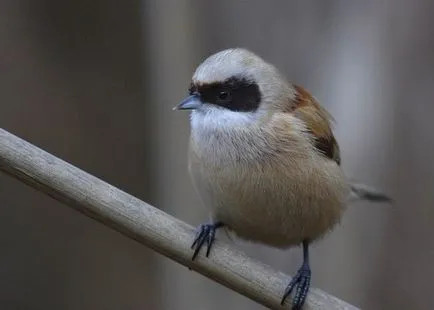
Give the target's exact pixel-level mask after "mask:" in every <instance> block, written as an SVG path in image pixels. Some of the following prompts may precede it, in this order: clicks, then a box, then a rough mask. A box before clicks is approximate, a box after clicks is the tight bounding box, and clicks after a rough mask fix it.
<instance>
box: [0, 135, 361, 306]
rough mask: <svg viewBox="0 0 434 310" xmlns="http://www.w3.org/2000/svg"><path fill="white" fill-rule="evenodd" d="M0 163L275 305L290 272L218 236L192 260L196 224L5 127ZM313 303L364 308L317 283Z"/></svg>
mask: <svg viewBox="0 0 434 310" xmlns="http://www.w3.org/2000/svg"><path fill="white" fill-rule="evenodd" d="M0 169H1V170H2V171H4V172H6V173H8V174H9V175H11V176H13V177H15V178H17V179H19V180H21V181H22V182H24V183H26V184H28V185H30V186H31V187H34V188H36V189H37V190H39V191H41V192H43V193H45V194H47V195H49V196H51V197H53V198H55V199H57V200H58V201H60V202H63V203H64V204H66V205H68V206H70V207H73V208H74V209H76V210H77V211H79V212H82V213H84V214H86V215H87V216H89V217H91V218H93V219H95V220H97V221H99V222H101V223H102V224H104V225H106V226H108V227H110V228H112V229H114V230H116V231H118V232H120V233H122V234H124V235H125V236H127V237H129V238H132V239H134V240H136V241H138V242H140V243H142V244H143V245H145V246H147V247H150V248H152V249H153V250H155V251H157V252H159V253H161V254H163V255H165V256H167V257H169V258H171V259H173V260H175V261H177V262H178V263H180V264H182V265H185V266H188V267H189V268H191V269H193V270H196V271H197V272H199V273H201V274H203V275H205V276H207V277H208V278H210V279H212V280H214V281H217V282H219V283H221V284H223V285H225V286H226V287H228V288H230V289H232V290H234V291H236V292H238V293H240V294H243V295H244V296H247V297H249V298H251V299H253V300H255V301H256V302H258V303H260V304H262V305H264V306H266V307H269V308H272V309H290V300H288V301H287V302H286V305H285V307H281V306H280V298H281V296H282V294H283V292H284V290H285V287H286V285H287V284H288V281H289V280H290V278H289V277H288V276H286V275H285V274H283V273H281V272H277V271H274V270H273V269H271V268H270V267H269V266H267V265H264V264H262V263H260V262H258V261H255V260H253V259H251V258H249V257H247V256H246V255H245V254H243V253H242V252H240V251H239V250H237V249H235V248H234V247H233V246H230V245H228V244H226V243H224V242H221V241H219V240H216V242H215V244H214V247H213V251H212V253H211V255H210V257H209V258H205V257H204V256H203V254H200V255H199V256H198V258H197V259H196V260H195V261H194V262H192V261H191V255H192V252H191V250H190V244H191V241H192V240H193V236H194V229H193V227H191V226H190V225H188V224H186V223H184V222H182V221H180V220H178V219H176V218H174V217H172V216H170V215H168V214H166V213H164V212H163V211H161V210H159V209H157V208H154V207H152V206H150V205H149V204H147V203H145V202H143V201H141V200H139V199H137V198H135V197H133V196H131V195H129V194H127V193H125V192H123V191H121V190H120V189H117V188H115V187H114V186H112V185H110V184H108V183H106V182H104V181H102V180H100V179H98V178H96V177H94V176H92V175H90V174H88V173H86V172H84V171H82V170H80V169H79V168H77V167H74V166H72V165H71V164H68V163H67V162H65V161H63V160H61V159H59V158H57V157H55V156H53V155H51V154H49V153H47V152H45V151H43V150H41V149H39V148H38V147H36V146H34V145H32V144H30V143H28V142H26V141H24V140H22V139H20V138H18V137H16V136H14V135H12V134H10V133H8V132H7V131H5V130H3V129H0ZM306 308H307V309H351V310H354V309H358V308H356V307H354V306H352V305H350V304H347V303H346V302H344V301H341V300H339V299H337V298H336V297H333V296H330V295H328V294H327V293H325V292H323V291H320V290H318V289H312V290H311V291H310V294H309V296H308V299H307V305H306Z"/></svg>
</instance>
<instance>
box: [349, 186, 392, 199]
mask: <svg viewBox="0 0 434 310" xmlns="http://www.w3.org/2000/svg"><path fill="white" fill-rule="evenodd" d="M349 200H350V201H357V200H367V201H372V202H388V203H392V202H393V199H392V198H391V197H389V196H387V195H386V194H384V193H382V192H380V191H378V190H376V189H374V188H371V187H368V186H367V185H365V184H356V183H351V194H350V197H349Z"/></svg>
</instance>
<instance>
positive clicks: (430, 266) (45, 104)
mask: <svg viewBox="0 0 434 310" xmlns="http://www.w3.org/2000/svg"><path fill="white" fill-rule="evenodd" d="M433 13H434V2H432V1H429V0H421V1H404V0H398V1H392V0H381V1H374V0H368V1H363V2H362V1H355V0H354V1H351V0H350V1H343V0H331V1H319V0H318V1H274V2H268V1H247V0H244V1H241V0H240V1H229V0H224V1H199V0H196V1H175V0H173V1H170V0H167V1H110V0H106V1H102V0H96V1H84V0H75V1H72V0H68V1H54V0H40V1H30V0H3V1H0V107H1V113H0V125H1V127H3V128H5V129H7V130H9V131H11V132H12V133H15V134H17V135H19V136H21V137H23V138H25V139H27V140H29V141H31V142H32V143H34V144H36V145H38V146H40V147H42V148H44V149H46V150H48V151H49V152H52V153H54V154H55V155H57V156H59V157H61V158H63V159H65V160H67V161H69V162H71V163H73V164H75V165H77V166H79V167H80V168H82V169H84V170H86V171H88V172H90V173H92V174H95V175H97V176H98V177H100V178H102V179H104V180H106V181H108V182H110V183H112V184H114V185H116V186H118V187H120V188H122V189H124V190H126V191H128V192H129V193H131V194H133V195H136V196H138V197H139V198H142V199H144V200H146V201H147V202H150V203H152V204H154V205H157V206H158V207H160V208H161V209H163V210H165V211H167V212H169V213H171V214H173V215H175V216H177V217H179V218H181V219H182V220H185V221H187V222H189V223H191V224H193V225H197V224H199V223H200V222H203V221H205V220H206V219H207V214H206V211H205V210H204V209H202V208H200V207H199V201H198V198H197V195H196V194H195V192H194V190H193V189H192V186H191V183H190V181H189V178H188V174H187V169H186V148H187V140H188V130H189V126H188V117H187V115H186V114H185V113H184V114H183V113H174V112H172V111H171V108H172V107H173V106H174V105H175V104H176V103H177V102H178V101H179V100H180V99H181V98H183V96H185V94H186V89H187V87H188V83H189V79H190V76H191V74H192V72H193V69H194V67H195V66H196V65H197V64H198V63H199V62H200V61H201V60H202V59H203V58H204V57H206V56H207V55H209V54H210V53H213V52H215V51H217V50H220V49H223V48H227V47H233V46H242V47H247V48H250V49H252V50H253V51H255V52H257V53H259V54H260V55H261V56H263V57H264V58H265V59H267V60H269V61H270V62H272V63H274V64H276V65H277V66H278V67H279V68H281V69H282V71H283V72H284V73H285V74H286V75H287V76H288V77H289V79H290V80H292V81H296V82H297V83H299V84H302V85H304V86H305V87H307V88H308V89H310V90H311V91H312V92H313V93H314V94H315V96H316V97H318V98H319V99H320V101H321V102H322V103H323V104H324V105H325V106H326V107H327V108H328V109H329V110H330V111H331V112H332V114H333V115H334V116H335V118H336V120H337V125H336V129H335V132H336V136H337V137H338V139H339V141H340V144H341V149H342V153H343V154H342V156H343V166H344V169H345V171H346V172H347V174H348V175H349V176H351V177H354V178H357V179H359V180H361V181H363V182H367V183H369V184H371V185H373V186H376V187H379V188H381V189H384V190H385V191H387V192H389V193H391V194H392V195H393V196H394V198H395V199H396V200H397V204H396V205H395V206H394V207H384V206H376V205H367V204H357V205H355V206H353V207H352V208H350V209H349V210H348V212H347V213H346V216H345V219H344V221H343V223H342V225H341V226H340V227H338V228H337V229H336V230H335V231H334V232H333V233H332V234H330V236H329V237H328V238H326V239H325V240H324V241H323V242H322V243H320V244H318V245H316V246H315V247H314V248H313V251H312V268H313V277H314V278H313V284H314V285H315V286H318V287H320V288H322V289H324V290H326V291H328V292H329V293H331V294H334V295H336V296H338V297H340V298H343V299H345V300H347V301H349V302H351V303H353V304H355V305H358V306H360V307H362V308H364V309H433V308H434V298H432V290H433V284H432V279H433V278H434V263H433V261H434V242H433V240H432V237H431V236H432V235H433V234H434V225H433V223H434V206H433V204H434V194H433V190H432V189H433V183H434V166H433V164H432V158H434V143H433V129H434V125H433V123H432V122H431V119H432V118H433V115H434V103H433V95H434V75H433V74H434V36H433V35H432V31H431V29H432V27H433V26H434V22H433V20H432V16H433ZM0 189H1V192H0V229H1V231H0V249H1V251H0V307H1V308H2V309H222V308H226V309H262V307H260V306H258V305H256V304H254V303H253V302H251V301H249V300H247V299H246V298H244V297H241V296H239V295H237V294H235V293H233V292H232V291H229V290H228V289H226V288H223V287H221V286H219V285H217V284H215V283H213V282H211V281H210V280H208V279H206V278H204V277H202V276H200V275H198V274H195V273H193V272H190V271H188V270H187V269H186V268H185V267H182V266H179V265H178V264H175V263H173V262H172V261H169V260H168V259H165V258H163V257H161V256H159V255H157V254H154V253H152V252H151V251H150V250H148V249H146V248H143V247H142V246H140V245H138V244H136V243H135V242H133V241H131V240H128V239H127V238H125V237H123V236H121V235H119V234H118V233H115V232H113V231H111V230H110V229H108V228H105V227H103V226H102V225H100V224H97V223H95V222H93V221H92V220H90V219H88V218H86V217H85V216H83V215H81V214H78V213H76V212H74V211H72V210H70V209H69V208H66V207H64V206H62V205H61V204H59V203H57V202H55V201H53V200H52V199H50V198H48V197H46V196H44V195H42V194H40V193H38V192H35V191H34V190H32V189H30V188H28V187H26V186H25V185H22V184H21V183H19V182H18V181H16V180H14V179H11V178H10V177H8V176H6V175H3V174H0ZM236 243H237V245H238V246H240V247H242V248H243V249H244V250H245V251H247V252H248V253H249V254H251V255H252V256H254V257H256V258H258V259H261V260H263V261H265V262H267V263H269V264H271V265H272V266H273V267H275V268H279V269H281V270H283V271H285V272H288V273H293V272H294V270H295V268H296V267H297V265H298V264H299V262H300V259H301V253H300V251H299V250H297V249H294V250H290V251H279V250H274V249H269V248H267V247H265V246H260V245H252V244H245V243H243V242H240V241H237V242H236Z"/></svg>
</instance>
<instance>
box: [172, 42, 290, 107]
mask: <svg viewBox="0 0 434 310" xmlns="http://www.w3.org/2000/svg"><path fill="white" fill-rule="evenodd" d="M231 82H232V83H233V84H230V83H231ZM225 85H226V86H225ZM227 85H229V86H227ZM231 85H232V86H231ZM225 87H226V88H225ZM212 88H214V89H212ZM204 89H205V90H206V92H207V93H206V94H203V93H204V92H205V91H203V90H204ZM210 89H211V90H210ZM225 89H226V90H227V92H229V94H228V95H229V96H233V98H232V99H233V100H232V102H230V100H229V99H227V100H224V98H223V96H225V94H223V92H225V91H226V90H225ZM190 94H191V95H195V94H196V95H197V96H196V97H197V98H194V96H193V97H191V98H190V97H189V100H190V101H189V102H190V104H185V102H184V103H183V104H180V105H179V106H178V108H180V109H183V108H184V109H195V110H198V111H208V112H209V111H210V110H219V111H221V112H222V113H224V112H225V111H224V110H228V111H232V112H237V113H244V114H245V113H250V114H255V113H256V112H263V111H270V110H277V111H279V110H282V109H284V108H288V104H290V102H291V101H292V99H293V98H294V89H293V88H292V86H291V84H290V83H288V82H287V80H286V79H285V78H284V77H283V76H282V75H281V74H280V73H279V71H278V70H277V69H276V68H275V67H274V66H273V65H271V64H269V63H267V62H266V61H264V60H263V59H262V58H260V57H259V56H257V55H255V54H254V53H252V52H250V51H248V50H246V49H243V48H231V49H227V50H223V51H220V52H218V53H216V54H213V55H211V56H209V57H208V58H207V59H205V60H204V61H203V62H202V63H201V64H200V65H199V66H198V68H197V69H196V71H195V72H194V75H193V77H192V87H191V89H190ZM220 95H221V96H222V98H221V100H220V99H219V96H220ZM252 96H255V97H254V98H253V97H252ZM192 99H200V100H197V101H196V104H191V102H192V101H191V100H192ZM256 99H257V100H256ZM255 100H256V101H255ZM255 102H256V103H255ZM199 103H201V105H200V104H199Z"/></svg>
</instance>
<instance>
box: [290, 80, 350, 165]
mask: <svg viewBox="0 0 434 310" xmlns="http://www.w3.org/2000/svg"><path fill="white" fill-rule="evenodd" d="M294 89H295V92H296V94H295V105H292V109H291V110H292V111H291V112H292V113H293V114H294V115H295V116H296V117H297V118H299V119H301V120H302V121H303V122H304V123H305V125H306V127H307V128H308V131H309V133H310V134H311V135H312V136H313V137H314V139H315V144H314V146H315V148H316V149H317V150H318V151H319V152H320V153H322V154H324V155H325V156H326V157H328V158H330V159H332V160H334V161H335V162H336V163H337V164H338V165H340V163H341V157H340V150H339V145H338V143H337V141H336V139H335V137H334V135H333V131H332V128H331V122H332V121H333V117H332V116H331V115H330V113H328V112H327V111H326V110H325V109H324V108H323V107H322V106H321V105H320V104H319V103H318V101H317V100H316V99H315V98H314V97H313V96H312V95H311V94H309V92H308V91H307V90H305V89H304V88H303V87H301V86H297V85H294Z"/></svg>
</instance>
